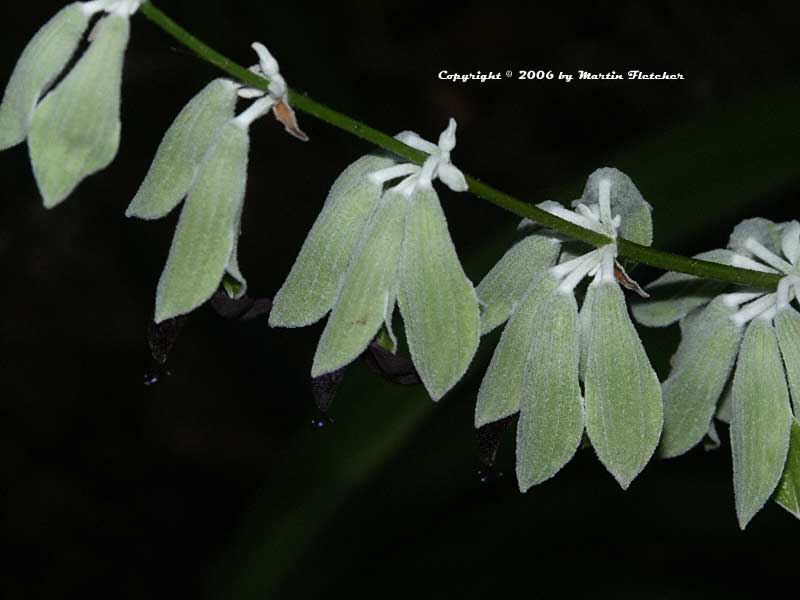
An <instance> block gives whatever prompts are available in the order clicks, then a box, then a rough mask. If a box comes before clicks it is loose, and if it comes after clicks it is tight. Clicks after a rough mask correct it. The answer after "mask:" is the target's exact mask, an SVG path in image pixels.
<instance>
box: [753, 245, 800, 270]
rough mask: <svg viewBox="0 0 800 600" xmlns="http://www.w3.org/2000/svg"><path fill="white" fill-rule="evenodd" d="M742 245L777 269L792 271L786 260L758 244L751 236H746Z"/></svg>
mask: <svg viewBox="0 0 800 600" xmlns="http://www.w3.org/2000/svg"><path fill="white" fill-rule="evenodd" d="M744 247H745V248H747V250H749V251H750V252H752V253H753V254H755V255H756V257H758V258H760V259H761V260H763V261H764V262H765V263H767V264H768V265H770V266H771V267H774V268H776V269H778V270H779V271H783V272H784V273H791V272H792V265H790V264H789V263H788V262H786V261H785V260H783V259H782V258H781V257H780V256H778V255H777V254H775V253H774V252H772V251H771V250H768V249H767V248H765V247H764V246H762V245H761V244H759V243H758V242H757V241H756V240H754V239H753V238H747V241H745V243H744Z"/></svg>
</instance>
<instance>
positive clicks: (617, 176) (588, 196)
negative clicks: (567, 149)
mask: <svg viewBox="0 0 800 600" xmlns="http://www.w3.org/2000/svg"><path fill="white" fill-rule="evenodd" d="M603 179H608V180H610V181H611V214H612V216H616V215H620V216H621V217H622V224H621V225H620V228H619V235H620V236H621V237H623V238H625V239H627V240H630V241H632V242H636V243H637V244H643V245H645V246H649V245H650V244H652V243H653V219H652V216H651V212H652V210H653V209H652V207H651V206H650V204H648V203H647V202H646V201H645V199H644V198H643V197H642V194H641V193H640V192H639V190H638V189H637V187H636V185H634V183H633V181H631V178H630V177H628V176H627V175H625V173H623V172H622V171H620V170H618V169H613V168H610V167H604V168H602V169H597V170H596V171H594V172H593V173H592V174H591V175H589V179H588V180H587V181H586V187H585V188H584V190H583V195H582V197H581V199H580V200H576V201H575V203H573V205H574V204H577V203H578V202H581V203H583V204H586V205H587V206H588V205H590V204H598V190H599V185H600V181H601V180H603Z"/></svg>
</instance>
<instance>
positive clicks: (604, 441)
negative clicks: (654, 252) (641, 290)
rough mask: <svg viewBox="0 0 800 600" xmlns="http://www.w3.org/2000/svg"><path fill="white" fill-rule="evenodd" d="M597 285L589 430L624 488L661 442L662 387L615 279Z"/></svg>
mask: <svg viewBox="0 0 800 600" xmlns="http://www.w3.org/2000/svg"><path fill="white" fill-rule="evenodd" d="M591 285H592V286H594V288H595V289H594V291H593V295H594V297H593V299H592V303H591V325H590V332H589V336H590V341H589V350H588V353H587V360H586V374H585V390H586V430H587V432H588V433H589V438H590V439H591V441H592V446H594V449H595V451H596V452H597V456H598V458H599V459H600V461H601V462H602V463H603V464H604V465H605V466H606V468H607V469H608V470H609V471H610V472H611V474H612V475H613V476H614V478H615V479H616V480H617V482H619V484H620V485H621V486H622V488H623V489H627V487H628V486H629V485H630V483H631V482H632V481H633V480H634V478H635V477H636V476H637V475H638V474H639V473H640V472H641V471H642V469H643V468H644V467H645V465H646V464H647V462H648V461H649V460H650V457H651V456H652V455H653V451H654V450H655V449H656V446H657V445H658V439H659V437H660V435H661V427H662V406H661V386H660V385H659V383H658V377H656V374H655V371H653V368H652V367H651V366H650V361H649V360H648V358H647V354H645V351H644V348H643V347H642V343H641V341H640V340H639V336H638V335H637V333H636V330H635V329H634V327H633V323H632V322H631V320H630V317H629V316H628V310H627V306H626V304H625V297H624V296H623V294H622V290H620V288H619V286H618V285H617V284H616V283H615V282H609V281H601V282H599V283H598V284H595V283H592V284H591Z"/></svg>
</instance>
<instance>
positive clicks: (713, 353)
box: [634, 219, 800, 528]
mask: <svg viewBox="0 0 800 600" xmlns="http://www.w3.org/2000/svg"><path fill="white" fill-rule="evenodd" d="M697 258H702V259H706V260H711V261H713V262H719V263H722V264H728V265H733V266H737V267H742V268H747V269H752V270H755V271H764V272H770V273H778V274H780V275H782V278H781V280H780V284H779V286H778V289H777V291H775V292H772V293H768V292H766V291H763V290H749V289H744V290H742V289H739V290H736V291H730V290H728V289H727V287H728V286H726V285H725V284H721V283H714V282H706V283H704V284H699V280H697V279H696V278H694V277H691V276H687V275H681V274H676V273H668V274H666V275H664V276H662V277H660V278H659V279H657V280H656V281H654V282H653V283H652V284H650V286H648V289H649V290H650V291H651V292H652V294H653V296H654V298H655V299H654V300H653V301H651V302H647V303H643V304H641V305H639V306H636V307H635V308H634V315H635V316H636V318H637V320H638V321H639V322H641V323H642V324H644V325H648V326H652V327H663V326H666V325H669V324H671V323H674V322H675V321H680V325H681V334H682V339H681V343H680V345H679V346H678V349H677V351H676V353H675V355H674V356H673V357H672V361H671V364H672V370H671V372H670V375H669V377H668V378H667V379H666V381H664V383H663V386H662V387H663V393H664V436H663V439H662V442H661V447H660V454H661V455H663V456H664V457H673V456H679V455H681V454H683V453H684V452H686V451H687V450H689V449H690V448H692V447H694V446H695V445H696V444H697V443H698V442H699V441H700V440H702V439H703V436H704V435H705V434H706V432H709V431H713V427H714V426H713V421H712V419H713V417H714V415H715V412H716V414H717V416H718V418H720V419H721V420H726V421H729V423H730V427H731V448H732V451H733V473H734V493H735V499H736V512H737V515H738V517H739V524H740V525H741V527H742V528H744V527H745V526H746V525H747V524H748V523H749V521H750V520H751V519H752V518H753V516H754V515H755V514H756V513H757V512H758V511H759V510H761V508H762V507H763V506H764V504H765V503H766V501H767V500H768V499H769V498H770V496H771V495H772V493H773V492H774V491H775V489H776V486H777V485H778V483H779V481H780V480H781V476H782V475H783V473H784V467H785V466H786V462H787V460H786V459H787V453H788V449H789V443H790V437H791V429H792V423H793V417H792V406H791V402H790V397H791V399H792V401H793V403H794V413H795V415H796V414H798V408H800V313H798V312H797V310H795V308H794V307H793V306H792V303H793V302H794V301H795V299H796V298H797V296H798V294H799V293H800V223H797V222H796V221H791V222H788V223H779V224H776V223H772V222H771V221H767V220H766V219H750V220H747V221H744V222H742V223H741V224H739V225H738V226H737V227H736V228H735V229H734V231H733V233H732V235H731V238H730V241H729V243H728V248H727V249H724V250H713V251H711V252H707V253H704V254H700V255H698V256H697ZM726 292H728V293H726ZM734 365H735V372H734V374H733V377H731V372H732V371H734ZM726 387H727V388H728V389H729V391H730V396H729V399H728V401H727V402H725V401H723V402H720V397H721V396H723V392H724V390H725V389H726ZM712 435H713V434H712ZM795 462H796V461H795ZM796 468H797V467H796V466H795V469H796ZM796 476H797V474H795V477H796ZM787 481H791V475H790V477H789V479H788V480H787ZM790 510H792V509H790ZM794 510H795V511H796V507H795V509H794Z"/></svg>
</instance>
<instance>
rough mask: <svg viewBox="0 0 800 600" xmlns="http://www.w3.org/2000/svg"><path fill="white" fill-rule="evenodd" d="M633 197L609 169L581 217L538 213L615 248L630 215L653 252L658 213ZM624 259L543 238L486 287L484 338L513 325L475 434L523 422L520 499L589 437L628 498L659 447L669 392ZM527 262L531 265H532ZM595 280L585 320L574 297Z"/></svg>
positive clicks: (505, 262)
mask: <svg viewBox="0 0 800 600" xmlns="http://www.w3.org/2000/svg"><path fill="white" fill-rule="evenodd" d="M618 188H619V189H618ZM635 189H636V188H635V187H634V186H633V184H632V183H631V182H630V180H629V179H628V178H627V176H626V175H624V174H622V173H620V172H619V171H617V170H615V169H600V170H598V171H596V172H595V173H593V174H592V175H591V176H590V177H589V182H588V183H587V188H586V191H585V192H584V196H583V199H582V200H586V203H584V202H583V201H578V202H576V203H575V204H574V207H575V210H569V209H566V208H564V207H563V206H561V205H560V204H557V203H555V202H545V203H542V204H540V205H539V206H540V208H542V209H544V210H546V211H548V212H551V213H553V214H555V215H557V216H559V217H561V218H563V219H566V220H568V221H570V222H572V223H576V224H579V225H581V226H582V227H585V228H587V229H591V230H593V231H597V232H599V233H603V234H604V235H606V236H608V237H610V238H612V239H616V238H617V236H618V234H619V232H620V231H621V230H622V229H623V228H624V227H625V216H626V215H633V217H632V218H633V219H634V220H635V221H636V227H635V228H633V229H629V230H630V231H634V235H635V233H636V232H637V231H638V233H639V239H640V240H642V241H643V242H646V243H649V241H650V236H651V232H652V224H651V223H650V208H649V205H647V203H645V202H644V200H643V199H641V196H640V195H638V191H637V192H635V193H633V192H632V190H635ZM637 203H638V205H637ZM637 219H638V220H637ZM526 229H528V228H527V227H526ZM545 240H549V244H548V243H546V241H545ZM559 254H561V259H560V262H558V264H555V265H553V263H555V262H556V261H557V259H558V255H559ZM616 256H617V247H616V244H614V243H611V244H608V245H606V246H604V247H601V248H598V249H596V250H592V251H590V252H588V253H586V254H583V255H579V256H576V255H575V254H574V253H573V252H572V250H569V251H567V250H562V248H561V240H560V238H559V236H556V235H553V234H551V233H548V232H547V231H546V230H536V229H534V230H533V231H532V232H530V233H529V235H528V236H527V237H525V238H524V239H523V240H521V241H520V242H518V243H517V244H516V245H515V246H514V247H513V248H512V249H511V250H510V251H509V252H508V253H507V254H506V256H505V257H503V259H502V260H501V262H500V263H498V266H497V267H495V268H494V269H492V272H490V274H489V275H488V276H487V277H486V279H484V281H483V282H481V285H480V286H479V287H478V292H479V295H480V297H481V300H482V301H483V302H484V303H485V304H486V306H485V307H484V315H485V316H484V320H485V325H484V329H485V330H488V329H491V328H492V327H494V326H496V325H498V324H499V323H501V322H502V321H503V320H504V319H505V318H507V317H508V316H509V314H510V319H509V321H508V324H507V325H506V327H505V329H504V331H503V335H502V337H501V339H500V343H499V344H498V346H497V349H496V350H495V353H494V356H493V357H492V361H491V363H490V365H489V369H488V370H487V372H486V376H485V377H484V379H483V382H482V383H481V387H480V391H479V393H478V402H477V405H476V412H475V424H476V426H478V427H479V426H482V425H485V424H487V423H491V422H492V421H496V420H498V419H501V418H503V417H507V416H509V415H512V414H514V413H515V412H519V423H518V425H517V469H516V471H517V481H518V483H519V487H520V490H521V491H526V490H527V489H528V488H530V487H531V486H533V485H536V484H538V483H541V482H542V481H545V480H546V479H548V478H550V477H552V476H553V475H555V473H557V472H558V470H560V469H561V468H562V467H563V466H564V465H565V464H566V463H567V462H568V461H569V460H570V458H571V457H572V455H573V454H574V453H575V451H576V449H577V448H578V445H579V443H580V440H581V437H582V435H583V433H584V430H585V431H586V432H587V433H588V435H589V439H590V441H591V443H592V445H593V446H594V448H595V451H596V452H597V455H598V457H599V458H600V460H601V462H602V463H603V464H604V465H605V466H606V467H607V468H608V470H609V471H610V472H611V474H612V475H613V476H614V477H615V478H616V479H617V481H618V482H619V483H620V485H621V486H622V487H623V488H627V487H628V485H630V483H631V481H632V480H633V479H634V478H635V477H636V476H637V475H638V473H639V472H641V470H642V469H643V468H644V466H645V465H646V464H647V462H648V461H649V459H650V457H651V456H652V454H653V451H654V450H655V447H656V445H657V443H658V439H659V436H660V433H661V425H662V406H661V392H660V388H659V385H658V379H657V378H656V375H655V372H654V371H653V369H652V367H651V366H650V363H649V361H648V359H647V355H646V354H645V352H644V348H643V347H642V344H641V342H640V340H639V337H638V336H637V334H636V331H635V329H634V327H633V324H632V323H631V320H630V317H629V316H628V312H627V307H626V303H625V299H624V295H623V293H622V291H621V289H620V285H619V283H618V281H622V282H625V283H626V285H627V286H631V287H636V286H635V282H633V281H632V280H631V279H630V278H629V277H627V275H626V274H625V273H624V270H623V269H622V267H621V265H619V264H618V263H617V261H616ZM530 259H532V261H531V262H532V263H533V265H534V266H531V264H525V263H524V261H527V260H530ZM514 267H516V271H517V273H516V274H517V276H518V277H520V278H521V280H519V281H515V280H514V274H515V273H514V272H513V271H514ZM586 277H592V278H593V281H592V283H591V284H590V285H589V287H588V288H587V289H586V293H585V297H584V302H583V307H582V308H581V309H580V311H579V310H578V304H577V301H576V297H575V290H576V288H577V287H578V286H579V285H580V284H581V282H582V281H583V280H584V279H585V278H586ZM581 381H582V382H583V389H581Z"/></svg>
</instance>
